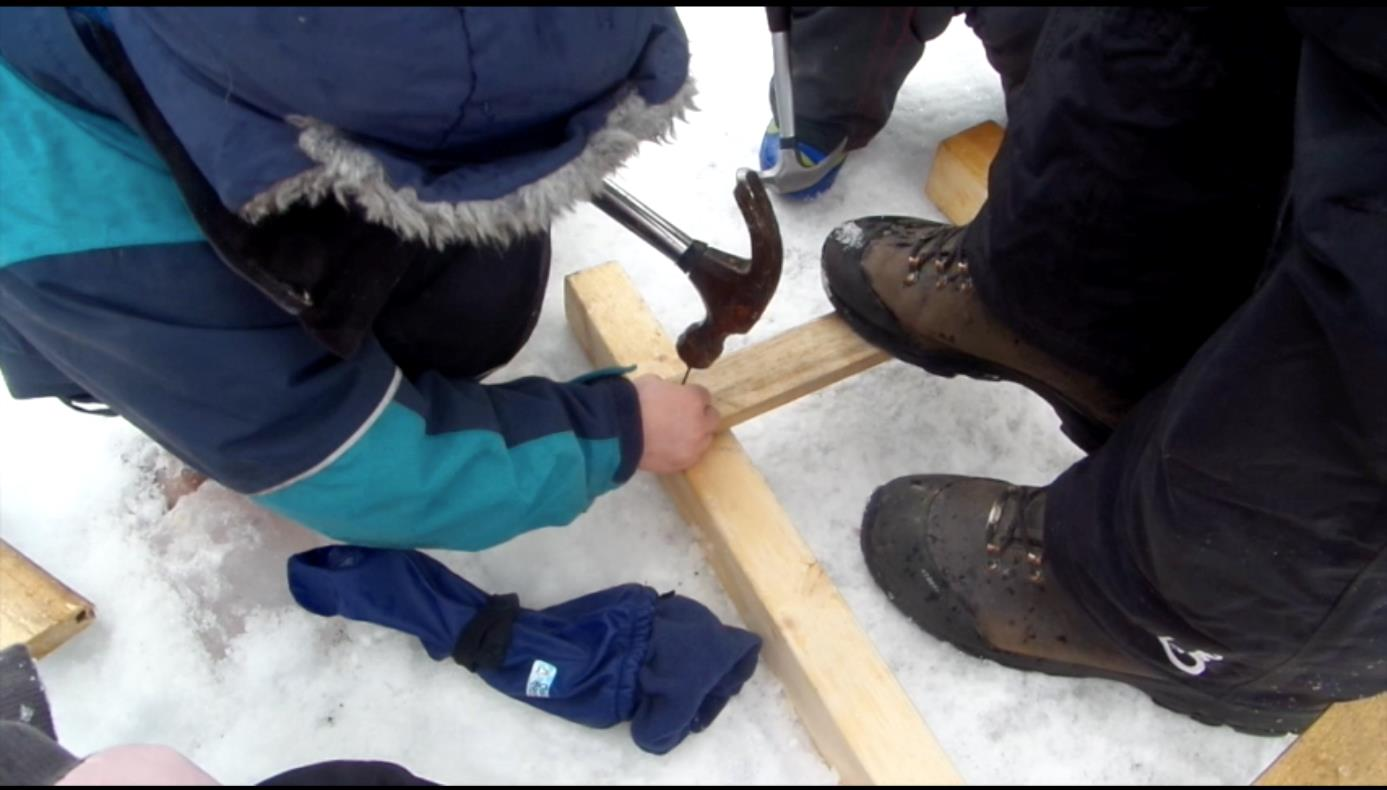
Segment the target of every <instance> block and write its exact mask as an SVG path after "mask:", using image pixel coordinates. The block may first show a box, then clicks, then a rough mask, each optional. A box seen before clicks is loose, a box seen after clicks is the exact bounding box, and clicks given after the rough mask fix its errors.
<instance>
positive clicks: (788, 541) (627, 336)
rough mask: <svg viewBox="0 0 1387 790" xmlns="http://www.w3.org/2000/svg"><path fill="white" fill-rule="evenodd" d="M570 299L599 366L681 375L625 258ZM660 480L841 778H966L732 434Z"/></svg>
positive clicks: (570, 286) (574, 321)
mask: <svg viewBox="0 0 1387 790" xmlns="http://www.w3.org/2000/svg"><path fill="white" fill-rule="evenodd" d="M565 304H566V308H567V311H568V320H569V324H570V326H571V327H572V328H573V332H574V334H575V336H576V337H577V338H578V339H579V342H580V343H581V344H582V345H583V347H584V349H585V350H586V351H587V353H588V356H589V358H590V359H591V360H592V362H593V364H594V365H597V366H599V367H605V366H614V365H620V366H625V365H637V366H638V373H639V372H650V373H655V374H657V375H663V376H666V377H674V376H677V375H682V374H683V372H684V366H683V364H682V363H681V362H680V361H679V359H678V357H677V355H676V353H675V351H674V344H673V343H672V342H670V340H669V338H668V337H667V336H666V335H665V333H664V331H663V330H662V329H661V328H660V325H659V323H658V321H656V320H655V318H654V316H652V315H651V314H650V311H649V308H647V307H646V305H645V303H644V301H643V300H642V299H641V298H640V294H639V293H637V292H636V289H635V286H634V285H632V283H631V281H630V280H629V279H628V278H627V276H626V273H625V272H624V271H622V269H621V267H620V266H618V265H616V264H606V265H604V266H598V267H596V268H593V269H589V270H587V271H583V272H579V273H577V274H574V275H571V276H570V277H569V278H568V280H567V282H566V289H565ZM820 331H827V330H820ZM729 361H730V360H729ZM764 389H765V386H764V383H763V384H757V385H755V386H752V387H750V390H752V391H764ZM753 400H755V399H754V398H753ZM662 482H663V484H664V486H665V490H666V491H667V492H668V493H669V494H670V496H671V497H672V498H673V499H674V500H675V502H676V503H677V504H678V505H679V508H680V511H681V512H682V513H683V514H684V516H685V518H687V519H688V520H689V521H690V522H692V523H693V524H695V525H696V526H697V527H698V530H699V533H700V538H701V540H702V542H703V545H704V546H705V548H706V549H707V552H708V556H709V561H710V563H711V564H712V565H713V567H714V568H715V569H716V570H717V572H718V575H719V578H720V579H721V580H722V583H723V585H724V587H725V588H726V589H727V591H728V594H729V596H730V597H731V598H732V600H733V602H734V603H736V605H737V608H738V610H739V611H740V612H741V615H742V617H743V619H744V620H745V621H746V623H747V626H748V627H750V628H751V629H752V630H753V631H755V632H756V633H757V634H759V635H760V636H761V637H762V639H763V640H764V641H765V647H764V651H763V656H764V658H765V662H766V664H767V665H768V666H769V667H770V668H771V669H772V670H773V671H774V672H775V673H776V674H777V675H778V676H779V678H780V679H781V681H782V682H783V683H784V684H785V688H786V693H787V695H788V697H789V699H790V701H791V702H792V704H793V705H794V706H795V709H796V711H797V713H798V715H799V717H800V721H801V722H802V723H803V724H804V726H805V728H806V729H807V730H808V731H809V734H810V736H811V737H812V738H813V740H814V743H815V745H816V746H817V747H818V749H819V751H820V752H821V754H822V755H823V756H824V759H825V760H826V761H827V762H828V763H829V765H830V766H832V767H833V768H834V769H835V770H837V771H838V775H839V777H840V778H841V779H842V780H843V781H844V782H847V783H851V784H958V783H959V782H960V780H959V777H958V774H957V773H956V772H955V770H954V768H953V766H952V764H951V763H950V762H949V759H948V757H947V755H945V754H944V751H943V749H941V748H940V746H939V744H938V742H937V741H936V740H935V738H934V735H933V734H932V733H931V732H930V730H929V728H928V727H927V726H926V725H925V723H924V721H923V720H922V719H921V718H920V716H919V714H918V712H916V710H915V708H914V706H913V705H912V704H911V703H910V700H909V699H908V698H907V696H906V694H905V691H904V690H903V689H902V688H901V686H900V684H899V682H897V680H896V679H895V677H894V676H893V675H892V674H891V672H890V670H889V669H888V668H887V667H886V664H885V662H883V661H882V659H881V657H880V655H878V653H877V652H876V649H875V648H874V647H873V646H872V643H871V641H870V640H869V639H868V637H867V635H866V634H865V633H864V632H863V631H862V629H861V627H860V626H859V625H858V624H857V621H856V619H855V618H854V617H853V615H852V613H851V611H849V609H848V606H847V602H846V601H844V600H843V598H842V596H841V595H840V594H839V593H838V590H837V588H835V587H834V585H833V583H832V581H831V580H830V579H829V578H828V576H827V575H826V574H825V573H824V570H823V568H821V567H820V566H819V564H818V562H817V561H816V560H815V558H814V555H813V553H812V552H810V550H809V547H808V546H807V545H805V543H804V540H803V539H802V538H801V537H800V535H799V533H798V532H797V531H796V530H795V528H794V525H793V524H791V523H790V519H789V517H788V516H787V515H786V514H785V511H784V510H783V509H782V508H781V506H780V503H779V502H778V501H777V500H776V498H775V494H774V493H772V492H771V489H770V486H769V485H768V484H767V483H766V481H765V478H763V477H762V476H761V474H760V473H759V472H758V471H757V470H756V468H755V466H753V465H752V463H751V460H750V459H749V458H748V457H747V455H746V453H745V451H743V449H742V447H741V445H740V443H738V442H737V440H736V438H735V437H733V436H732V434H731V433H730V432H727V431H724V432H722V433H721V434H719V436H718V438H717V439H716V441H715V442H714V445H713V448H712V449H711V450H710V451H709V452H708V454H707V456H705V458H704V459H703V460H702V461H701V462H700V463H699V464H698V465H697V466H695V467H694V468H693V469H690V470H689V471H688V472H685V473H683V474H679V475H670V476H667V477H664V478H662Z"/></svg>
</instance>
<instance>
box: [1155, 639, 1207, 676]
mask: <svg viewBox="0 0 1387 790" xmlns="http://www.w3.org/2000/svg"><path fill="white" fill-rule="evenodd" d="M1157 638H1158V639H1160V640H1161V647H1163V648H1165V657H1166V658H1168V659H1170V663H1172V664H1174V665H1175V668H1176V669H1178V670H1180V671H1181V672H1184V673H1185V674H1186V675H1202V674H1204V670H1206V669H1208V668H1209V662H1210V661H1222V660H1223V656H1220V655H1217V654H1215V653H1206V652H1204V651H1203V650H1196V651H1194V652H1193V653H1191V652H1190V651H1188V650H1186V649H1184V648H1183V647H1180V646H1179V645H1177V644H1175V639H1174V637H1169V636H1162V637H1157Z"/></svg>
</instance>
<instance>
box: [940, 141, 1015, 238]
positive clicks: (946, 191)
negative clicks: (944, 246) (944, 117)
mask: <svg viewBox="0 0 1387 790" xmlns="http://www.w3.org/2000/svg"><path fill="white" fill-rule="evenodd" d="M1002 135H1003V130H1002V127H1000V126H998V125H997V124H995V123H993V122H992V121H987V122H985V123H980V124H978V125H977V126H974V127H973V128H971V129H967V130H965V131H962V132H959V133H958V134H956V135H954V136H953V137H950V138H949V139H947V140H945V141H944V142H942V143H940V144H939V150H938V151H936V152H935V154H934V166H933V167H932V168H931V169H930V174H929V180H928V181H927V182H926V183H925V196H926V197H928V198H929V199H930V201H931V202H933V203H934V205H935V206H937V207H938V208H939V210H940V211H942V212H944V216H946V217H948V218H949V221H950V222H952V223H954V224H955V225H962V224H964V223H967V222H972V220H973V217H976V216H977V215H978V210H979V209H981V208H982V204H983V201H985V200H987V171H988V170H989V169H990V168H991V167H992V160H993V159H994V158H995V157H996V156H997V149H999V148H1001V146H1002Z"/></svg>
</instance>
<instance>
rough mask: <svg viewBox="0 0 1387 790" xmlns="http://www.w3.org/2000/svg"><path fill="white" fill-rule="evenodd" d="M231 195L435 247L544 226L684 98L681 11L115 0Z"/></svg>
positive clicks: (135, 56)
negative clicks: (323, 206)
mask: <svg viewBox="0 0 1387 790" xmlns="http://www.w3.org/2000/svg"><path fill="white" fill-rule="evenodd" d="M110 18H111V20H112V22H113V23H114V28H115V30H116V33H117V34H118V36H119V39H120V41H121V44H122V46H123V47H124V49H125V52H126V53H127V55H128V57H129V59H130V62H131V63H132V64H133V65H134V68H135V71H136V72H137V73H138V74H139V77H140V79H141V81H142V82H143V83H144V86H145V88H146V89H147V90H148V92H149V95H150V97H151V98H152V100H153V102H154V104H155V105H156V106H157V107H158V109H159V111H160V113H161V114H162V115H163V117H164V119H166V120H167V122H168V124H169V126H170V128H171V130H172V131H173V133H174V135H175V136H176V137H177V138H178V140H179V142H180V143H181V144H182V145H183V147H184V148H185V149H186V150H187V152H188V154H189V156H190V157H191V159H192V160H193V162H194V163H195V164H196V166H197V168H198V170H199V171H201V173H202V175H203V176H204V177H205V178H206V179H207V181H208V183H209V184H210V185H211V187H212V188H213V189H214V190H215V191H216V193H217V195H218V196H219V197H220V199H221V201H222V203H223V205H224V206H225V207H226V208H227V209H228V210H230V211H232V212H234V213H236V214H237V215H239V216H240V217H242V218H243V219H245V220H247V221H249V222H251V223H258V222H260V221H262V220H263V219H265V218H266V217H268V216H272V215H275V214H278V213H282V212H284V211H285V210H287V209H289V208H291V207H293V206H296V205H310V206H311V205H316V204H317V203H319V202H321V201H323V200H327V199H332V200H336V201H338V202H340V203H341V204H342V205H343V206H344V207H348V208H353V209H356V210H359V211H360V212H361V213H362V214H363V215H364V216H365V218H366V219H368V220H369V221H371V222H374V223H378V224H381V225H384V226H386V227H388V228H390V229H391V230H393V231H394V232H396V233H398V234H399V235H400V236H401V237H402V238H405V239H408V240H411V241H419V242H424V243H426V244H428V245H430V246H432V247H434V248H442V247H444V246H446V245H447V244H449V243H452V242H472V243H476V242H493V243H505V242H507V241H509V240H511V239H513V238H516V237H518V236H523V235H528V234H533V233H536V232H542V231H544V230H545V229H547V228H548V226H549V224H550V223H551V222H552V221H553V220H554V219H555V218H556V217H557V216H558V215H559V214H560V213H561V212H563V211H565V210H567V209H569V208H571V207H572V206H573V205H574V204H576V203H578V202H581V201H584V200H587V199H590V198H591V197H592V196H593V195H594V194H595V193H596V192H597V190H598V189H599V188H600V186H601V182H602V179H603V178H604V177H606V176H607V175H609V174H611V173H612V172H613V171H614V170H615V169H616V168H617V167H618V166H620V165H621V164H622V162H623V161H625V160H626V159H627V158H628V157H630V156H631V155H632V154H634V153H635V151H636V149H637V147H638V146H639V145H640V143H642V142H644V141H647V140H658V139H661V138H663V137H666V136H668V135H669V133H670V131H671V128H672V125H673V122H674V121H675V120H676V119H677V118H679V117H681V116H682V114H683V113H684V111H685V110H686V109H688V108H689V107H691V105H692V96H693V93H694V89H693V85H692V83H691V81H690V80H689V78H688V47H687V40H686V38H685V36H684V32H683V29H682V27H681V26H680V24H679V20H678V17H677V16H676V15H675V14H674V12H673V10H672V9H669V8H462V7H445V8H198V9H183V8H112V9H111V12H110Z"/></svg>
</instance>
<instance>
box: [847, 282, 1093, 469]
mask: <svg viewBox="0 0 1387 790" xmlns="http://www.w3.org/2000/svg"><path fill="white" fill-rule="evenodd" d="M825 290H826V291H828V300H829V302H830V303H832V305H833V308H834V309H835V310H836V311H837V312H838V314H839V315H840V316H842V317H843V320H844V321H846V322H847V324H848V326H849V327H850V328H851V329H852V331H853V332H854V333H856V334H857V335H858V336H859V337H861V338H862V339H863V340H865V341H867V342H868V343H871V344H872V345H873V346H876V347H877V348H879V349H881V350H882V351H885V352H886V353H888V354H890V355H891V356H893V357H895V358H896V359H899V360H901V361H903V362H907V363H909V364H912V365H915V366H916V367H919V368H922V369H924V370H925V371H926V372H928V373H932V374H934V375H936V376H942V377H944V378H953V377H955V376H960V375H961V376H967V377H968V378H973V379H979V380H981V381H1010V382H1012V383H1013V384H1020V385H1021V386H1023V387H1025V388H1026V389H1029V390H1030V391H1032V392H1034V393H1035V394H1037V395H1039V396H1040V397H1041V398H1044V399H1045V401H1046V402H1047V403H1049V404H1050V407H1051V408H1053V409H1054V410H1055V412H1056V413H1057V414H1058V415H1059V418H1060V431H1061V432H1062V433H1064V435H1065V436H1068V437H1069V439H1070V441H1072V442H1074V444H1076V445H1078V446H1079V448H1080V449H1082V450H1084V451H1085V452H1089V453H1092V452H1093V451H1095V450H1097V449H1098V448H1099V447H1101V446H1102V445H1103V443H1104V442H1105V441H1107V439H1108V437H1109V436H1111V435H1112V429H1111V428H1109V427H1108V426H1107V425H1105V424H1103V423H1102V422H1101V421H1099V420H1097V419H1094V418H1092V417H1089V416H1087V415H1086V414H1085V413H1084V412H1083V411H1082V410H1081V409H1080V408H1079V406H1077V405H1076V404H1075V403H1074V402H1073V401H1070V400H1069V399H1068V398H1066V397H1065V396H1064V395H1062V394H1061V393H1060V392H1059V391H1058V390H1056V389H1054V388H1053V387H1051V386H1049V385H1048V384H1046V383H1045V382H1043V381H1040V380H1039V379H1036V378H1032V377H1031V376H1028V375H1026V374H1025V373H1022V372H1020V371H1018V370H1013V369H1012V368H1008V367H1005V366H1003V365H999V364H997V363H994V362H989V361H988V360H985V359H983V358H981V357H975V356H971V355H967V354H959V353H952V352H947V351H939V350H937V349H929V348H926V347H924V346H921V345H919V344H917V343H914V342H912V341H910V340H909V339H908V334H907V333H906V330H905V328H904V327H902V326H901V325H900V324H899V323H897V324H895V327H894V330H893V331H888V330H885V329H882V328H881V327H879V326H877V325H876V324H874V323H872V322H871V321H869V320H867V319H866V318H864V317H863V316H861V315H859V314H858V313H857V312H856V311H855V310H853V308H852V306H851V305H849V304H848V303H847V302H846V301H845V300H843V299H840V298H839V297H838V295H837V294H836V293H834V291H833V289H832V288H831V287H830V288H826V289H825ZM885 312H887V313H888V314H889V312H890V311H885ZM892 320H894V319H892Z"/></svg>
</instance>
